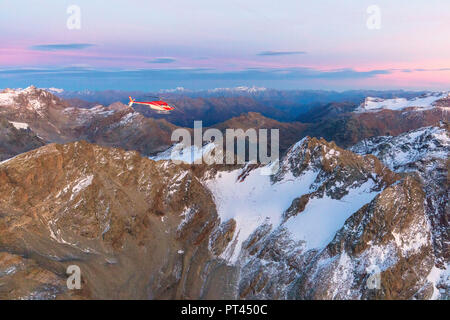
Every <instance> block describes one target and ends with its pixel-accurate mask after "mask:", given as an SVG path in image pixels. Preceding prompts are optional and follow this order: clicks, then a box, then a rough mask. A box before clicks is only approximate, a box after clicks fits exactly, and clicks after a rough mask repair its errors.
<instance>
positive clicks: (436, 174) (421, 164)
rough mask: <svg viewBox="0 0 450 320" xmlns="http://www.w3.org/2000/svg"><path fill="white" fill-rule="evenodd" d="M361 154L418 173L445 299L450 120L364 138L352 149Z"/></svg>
mask: <svg viewBox="0 0 450 320" xmlns="http://www.w3.org/2000/svg"><path fill="white" fill-rule="evenodd" d="M351 150H352V151H354V152H356V153H359V154H373V155H375V156H377V157H378V158H379V159H380V160H381V161H382V162H384V163H385V164H386V165H387V166H388V167H390V168H391V169H392V170H395V171H397V172H399V173H403V174H408V175H411V176H414V177H415V178H416V179H417V180H419V181H420V182H421V185H422V188H423V190H424V191H425V200H424V204H425V212H426V216H427V219H428V221H429V224H430V225H431V232H432V243H433V250H434V255H435V268H434V270H433V274H432V277H434V279H432V280H433V281H434V282H435V287H436V289H435V291H438V290H439V291H440V294H441V295H442V297H443V298H445V297H448V296H449V294H450V291H449V290H450V289H449V281H448V279H446V278H447V277H448V269H449V268H448V262H449V259H450V251H449V247H448V243H449V235H448V230H449V222H448V221H449V209H448V185H449V178H448V177H449V176H448V168H449V160H448V155H449V153H450V139H449V133H448V123H445V122H441V125H440V126H439V127H425V128H421V129H418V130H414V131H410V132H407V133H404V134H401V135H399V136H396V137H392V136H383V137H375V138H371V139H367V140H363V141H361V142H360V143H358V144H357V145H355V146H353V147H352V148H351Z"/></svg>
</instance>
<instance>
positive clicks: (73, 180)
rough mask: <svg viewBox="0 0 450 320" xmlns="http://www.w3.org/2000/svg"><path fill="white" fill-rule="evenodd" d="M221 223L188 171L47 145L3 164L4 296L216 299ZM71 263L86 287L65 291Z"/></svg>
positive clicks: (113, 153) (83, 147)
mask: <svg viewBox="0 0 450 320" xmlns="http://www.w3.org/2000/svg"><path fill="white" fill-rule="evenodd" d="M217 223H218V222H217V214H216V210H215V206H214V203H213V202H212V199H211V196H210V194H209V192H208V191H207V190H206V189H205V188H204V186H203V185H202V184H201V183H200V182H199V181H198V179H197V178H196V177H195V176H194V175H193V174H192V172H191V171H190V170H189V168H180V167H177V166H174V165H171V164H169V163H167V162H158V163H157V162H154V161H152V160H149V159H146V158H142V157H140V156H139V155H138V153H136V152H125V151H121V150H118V149H107V148H101V147H97V146H94V145H90V144H87V143H85V142H76V143H72V144H67V145H54V144H52V145H48V146H46V147H43V148H41V149H38V150H36V151H32V152H30V153H26V154H23V155H20V156H18V157H16V158H14V159H11V160H9V161H6V162H4V163H2V164H1V165H0V230H1V233H0V234H1V237H0V251H1V255H2V258H1V259H0V278H1V279H2V284H3V285H2V286H1V287H0V296H1V297H2V298H14V299H22V298H23V299H28V298H30V299H32V298H39V297H45V298H67V297H71V298H110V299H117V298H138V299H148V298H154V299H157V298H160V299H161V298H168V299H169V298H197V297H200V296H202V295H208V294H209V291H210V290H209V289H208V288H203V285H206V284H208V283H210V282H214V281H215V282H217V283H220V281H221V280H220V279H215V278H214V274H220V273H221V271H217V272H216V271H214V268H218V267H217V266H216V264H215V263H214V260H213V259H212V258H211V253H210V251H209V247H208V246H209V240H208V239H209V237H210V234H211V232H212V230H213V229H214V227H215V226H216V224H217ZM69 265H78V266H79V267H80V268H81V270H82V277H83V285H82V287H83V289H82V290H81V291H68V290H67V287H66V283H65V279H66V275H65V272H66V268H67V266H69ZM205 268H211V269H212V270H213V271H211V272H206V271H205ZM30 274H33V275H30ZM24 275H27V278H24ZM28 278H30V279H33V281H31V282H30V281H27V279H28ZM228 286H229V284H228V283H222V284H221V286H220V288H222V289H219V290H217V288H216V287H214V288H215V289H214V295H213V297H220V296H224V297H226V296H227V295H226V292H223V291H226V290H227V288H228Z"/></svg>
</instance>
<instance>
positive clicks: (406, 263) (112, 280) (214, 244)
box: [0, 138, 445, 299]
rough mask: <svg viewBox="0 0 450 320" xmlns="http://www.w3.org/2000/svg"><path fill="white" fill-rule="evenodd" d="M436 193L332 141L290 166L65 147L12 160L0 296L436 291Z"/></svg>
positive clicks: (306, 148) (2, 215) (2, 171)
mask: <svg viewBox="0 0 450 320" xmlns="http://www.w3.org/2000/svg"><path fill="white" fill-rule="evenodd" d="M270 171H272V172H274V173H275V174H274V175H272V176H268V175H264V174H265V173H267V172H270ZM425 199H427V193H426V188H424V184H423V181H421V180H420V179H418V178H417V177H415V176H412V175H410V174H404V173H401V174H397V173H395V172H393V171H392V170H390V169H389V168H388V167H387V166H385V165H383V164H382V162H380V161H379V160H378V159H377V158H376V157H375V156H373V155H366V156H363V155H357V154H355V153H353V152H351V151H348V150H344V149H341V148H339V147H337V146H336V145H335V144H334V143H329V142H327V141H325V140H323V139H320V140H319V139H315V138H305V139H303V140H301V141H299V142H298V143H296V144H295V145H294V146H292V147H291V148H290V150H289V151H288V152H287V154H286V156H285V157H284V158H283V159H282V160H281V161H280V163H279V167H277V166H276V164H271V165H270V166H267V167H261V166H252V165H245V166H232V167H227V166H214V167H209V166H206V165H198V166H196V165H191V164H181V165H175V164H174V163H172V162H170V161H167V160H160V161H153V160H150V159H147V158H143V157H141V156H140V155H139V154H138V153H137V152H130V151H129V152H126V151H123V150H120V149H114V148H108V147H99V146H96V145H91V144H89V143H86V142H75V143H69V144H64V145H58V144H51V145H47V146H45V147H42V148H40V149H37V150H34V151H31V152H28V153H25V154H22V155H19V156H17V157H15V158H13V159H10V160H7V161H5V162H3V163H1V164H0V280H1V283H2V286H0V297H1V298H8V299H20V298H23V299H34V298H37V299H39V298H45V299H55V298H60V299H64V298H108V299H116V298H137V299H172V298H181V299H195V298H204V299H206V298H216V299H220V298H241V299H250V298H256V299H266V298H271V299H286V298H299V299H305V298H306V299H311V298H314V299H331V298H333V299H344V298H362V299H373V298H401V299H409V298H429V297H431V296H433V297H436V295H435V289H436V286H435V283H433V282H432V281H431V280H430V279H431V278H430V277H431V276H433V275H435V272H434V271H435V269H434V268H435V266H434V265H435V260H436V259H437V254H436V252H435V250H433V240H432V239H433V232H434V229H435V226H433V225H432V224H431V225H430V224H429V223H428V220H427V219H428V213H427V210H428V209H427V206H426V203H425ZM444 260H445V259H444ZM69 265H78V266H79V267H80V268H81V271H82V289H81V290H73V291H72V290H68V289H67V287H66V279H67V275H66V269H67V267H68V266H69ZM374 267H376V268H378V269H375V270H378V273H377V275H379V276H380V286H378V287H377V288H375V289H369V288H368V286H367V281H368V279H369V278H370V277H371V276H372V275H373V272H374V271H373V269H371V268H374Z"/></svg>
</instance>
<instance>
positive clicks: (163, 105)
mask: <svg viewBox="0 0 450 320" xmlns="http://www.w3.org/2000/svg"><path fill="white" fill-rule="evenodd" d="M129 98H130V103H129V104H128V106H130V107H132V106H133V104H142V105H144V106H148V107H149V108H150V109H153V110H156V111H158V113H170V111H172V110H173V109H175V108H174V107H172V106H170V105H169V104H168V103H167V102H165V101H162V100H161V99H160V98H158V99H159V100H155V101H136V99H133V98H131V97H129Z"/></svg>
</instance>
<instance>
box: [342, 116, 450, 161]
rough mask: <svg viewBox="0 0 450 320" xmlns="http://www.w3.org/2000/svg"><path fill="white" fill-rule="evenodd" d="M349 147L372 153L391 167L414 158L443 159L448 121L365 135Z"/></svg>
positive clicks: (447, 144)
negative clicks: (401, 132)
mask: <svg viewBox="0 0 450 320" xmlns="http://www.w3.org/2000/svg"><path fill="white" fill-rule="evenodd" d="M350 150H351V151H353V152H355V153H357V154H373V155H375V156H376V157H377V158H379V159H380V160H382V161H383V162H384V163H385V164H386V165H387V166H388V167H389V168H391V169H392V170H399V168H402V167H403V168H405V166H407V165H408V164H410V163H414V162H417V161H424V160H430V159H433V158H439V159H444V160H445V159H447V158H448V156H449V152H450V137H449V132H448V125H447V124H442V125H441V126H440V127H425V128H420V129H417V130H412V131H409V132H406V133H403V134H401V135H398V136H394V137H392V136H380V137H373V138H369V139H364V140H362V141H361V142H359V143H358V144H356V145H354V146H353V147H351V148H350Z"/></svg>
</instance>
